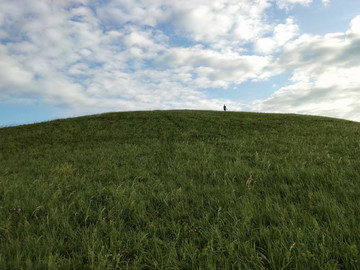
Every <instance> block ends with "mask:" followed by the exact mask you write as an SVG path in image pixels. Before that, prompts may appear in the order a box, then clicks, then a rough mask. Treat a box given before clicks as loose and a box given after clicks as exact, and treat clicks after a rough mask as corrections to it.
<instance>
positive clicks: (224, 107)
mask: <svg viewBox="0 0 360 270" xmlns="http://www.w3.org/2000/svg"><path fill="white" fill-rule="evenodd" d="M224 111H225V112H226V105H225V104H224Z"/></svg>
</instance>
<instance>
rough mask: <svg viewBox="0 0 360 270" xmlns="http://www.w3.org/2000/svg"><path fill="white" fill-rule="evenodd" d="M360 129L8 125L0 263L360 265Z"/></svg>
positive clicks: (166, 118)
mask: <svg viewBox="0 0 360 270" xmlns="http://www.w3.org/2000/svg"><path fill="white" fill-rule="evenodd" d="M359 195H360V125H359V123H354V122H348V121H343V120H336V119H330V118H321V117H310V116H296V115H272V114H255V113H233V112H206V111H201V112H200V111H154V112H129V113H110V114H103V115H97V116H89V117H81V118H74V119H66V120H57V121H51V122H46V123H40V124H34V125H26V126H19V127H9V128H1V129H0V237H1V238H0V241H1V243H0V244H1V246H0V269H127V268H130V269H240V268H243V269H359V268H358V267H359V265H360V251H359V249H360V196H359Z"/></svg>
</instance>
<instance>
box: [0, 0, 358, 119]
mask: <svg viewBox="0 0 360 270" xmlns="http://www.w3.org/2000/svg"><path fill="white" fill-rule="evenodd" d="M311 2H312V0H244V1H234V0H223V1H215V0H210V1H209V0H185V1H175V0H116V1H103V2H102V1H95V0H71V1H60V0H59V1H56V0H52V1H50V0H49V1H35V0H26V1H25V0H22V1H20V0H19V1H11V0H3V1H2V8H1V9H0V41H1V42H0V56H1V61H0V99H1V100H2V102H7V101H8V102H10V101H14V100H18V99H21V100H26V101H27V102H30V103H31V102H43V103H46V104H53V105H54V106H58V107H61V108H68V109H69V110H71V112H72V114H81V113H95V112H101V111H111V110H138V109H175V108H200V109H218V107H219V104H223V103H226V104H228V106H229V107H231V108H232V109H237V110H241V109H248V110H260V111H282V112H299V113H309V114H313V113H316V114H325V115H333V116H337V117H345V118H349V119H358V120H360V115H359V114H358V113H357V112H356V109H355V107H354V106H357V105H358V104H356V102H350V100H351V98H357V100H359V97H358V94H357V91H356V89H359V88H358V87H359V84H358V82H357V81H356V75H355V74H356V73H358V71H359V64H358V63H359V61H358V54H356V52H357V51H359V50H358V49H359V48H358V47H359V45H358V44H359V42H358V41H359V32H360V31H359V21H360V19H359V16H358V17H356V18H354V20H353V21H352V22H351V25H350V26H349V30H348V31H347V32H346V33H333V34H328V35H325V36H310V35H306V34H301V31H300V29H299V26H298V24H297V22H296V19H295V18H293V17H291V16H288V17H286V18H284V19H282V20H280V19H279V20H277V21H273V20H270V19H269V18H268V16H267V11H268V10H269V9H270V8H272V9H286V10H289V9H291V8H293V7H294V6H296V5H303V6H307V5H309V4H310V3H311ZM328 2H329V1H323V3H324V4H325V3H328ZM329 67H331V68H329ZM285 71H287V72H289V71H291V72H292V73H293V74H292V79H291V82H292V83H291V84H290V85H288V86H285V87H283V88H281V89H279V90H278V91H276V92H275V93H274V94H273V95H272V96H271V97H270V98H268V99H266V100H259V101H256V102H255V103H252V104H243V103H242V102H241V101H238V100H233V99H230V98H213V97H211V94H209V93H211V91H212V89H214V88H216V89H224V90H225V89H229V88H230V87H231V86H233V85H240V84H242V83H244V82H248V81H261V80H267V79H269V78H271V77H272V76H274V75H278V74H281V73H283V72H285ZM334 74H336V78H337V79H336V80H334ZM340 88H341V89H340ZM226 91H228V90H226ZM320 99H321V101H320ZM333 100H336V103H334V102H333ZM329 104H331V105H329ZM334 104H337V105H336V106H335V105H334ZM339 104H343V105H344V106H347V108H348V109H346V110H343V111H341V112H340V109H339V112H335V111H334V110H333V109H331V108H332V107H334V108H335V107H338V106H339ZM329 106H330V107H329ZM329 108H330V109H329Z"/></svg>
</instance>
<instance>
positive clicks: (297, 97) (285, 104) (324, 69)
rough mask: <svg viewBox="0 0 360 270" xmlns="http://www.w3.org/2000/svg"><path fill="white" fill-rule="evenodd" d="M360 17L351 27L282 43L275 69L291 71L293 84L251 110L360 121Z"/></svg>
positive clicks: (256, 103)
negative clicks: (282, 49) (359, 22)
mask: <svg viewBox="0 0 360 270" xmlns="http://www.w3.org/2000/svg"><path fill="white" fill-rule="evenodd" d="M358 18H360V16H357V17H356V18H355V19H353V20H352V22H351V25H350V30H349V31H347V32H346V34H344V33H333V34H327V35H324V36H310V35H302V36H300V37H299V38H298V39H296V40H294V41H292V42H290V43H289V44H287V45H286V46H285V50H284V53H283V54H282V55H281V56H280V57H279V59H278V63H277V64H276V65H277V68H279V69H280V68H281V69H283V70H286V69H287V70H293V76H292V78H291V80H292V82H293V84H291V85H288V86H285V87H282V88H280V89H279V90H277V91H276V92H275V93H274V94H273V95H271V97H269V98H268V99H266V100H263V101H256V102H255V103H254V104H253V109H254V110H260V111H268V112H292V113H294V112H295V113H305V114H318V115H326V116H332V117H339V118H346V119H352V120H357V121H360V110H359V109H358V108H359V100H360V91H359V90H360V81H359V79H358V74H360V66H359V63H360V54H359V51H360V33H358V32H357V25H358V21H359V19H358Z"/></svg>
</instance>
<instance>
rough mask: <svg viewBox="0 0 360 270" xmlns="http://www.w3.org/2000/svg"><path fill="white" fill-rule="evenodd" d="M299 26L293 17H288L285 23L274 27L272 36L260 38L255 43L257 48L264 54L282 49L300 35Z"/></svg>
mask: <svg viewBox="0 0 360 270" xmlns="http://www.w3.org/2000/svg"><path fill="white" fill-rule="evenodd" d="M298 31H299V27H298V25H297V24H296V23H295V22H294V20H293V18H287V19H286V23H285V24H278V25H276V26H275V27H274V30H273V33H272V34H273V35H272V37H264V38H259V39H258V40H257V41H256V43H255V49H256V50H257V51H258V52H260V53H263V54H271V53H274V51H279V50H281V49H282V46H284V45H285V44H286V43H287V42H288V41H289V40H291V39H293V38H294V37H296V36H297V35H298Z"/></svg>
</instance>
